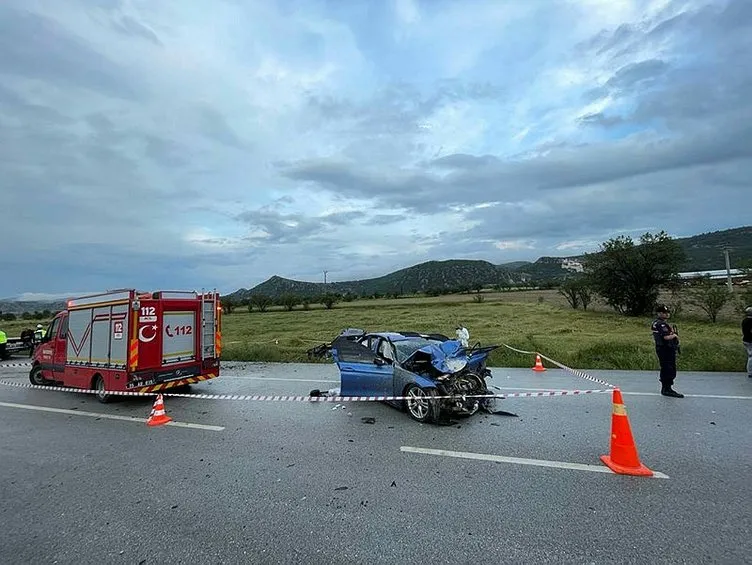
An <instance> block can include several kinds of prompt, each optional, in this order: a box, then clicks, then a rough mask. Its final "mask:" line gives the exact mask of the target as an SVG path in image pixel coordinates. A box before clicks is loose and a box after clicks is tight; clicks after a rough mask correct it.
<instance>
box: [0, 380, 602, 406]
mask: <svg viewBox="0 0 752 565" xmlns="http://www.w3.org/2000/svg"><path fill="white" fill-rule="evenodd" d="M0 385H5V386H11V387H15V388H30V389H37V390H48V391H55V392H73V393H79V394H99V393H100V391H98V390H93V389H83V388H70V387H60V386H46V385H32V384H26V383H9V382H5V381H0ZM607 392H611V391H609V390H552V391H545V392H520V393H512V394H468V395H462V396H461V395H454V396H438V395H437V396H433V397H431V398H432V399H434V400H440V399H454V400H467V399H470V398H533V397H541V396H575V395H579V394H597V393H607ZM106 393H107V394H108V395H113V396H160V395H161V396H174V397H180V398H197V399H200V400H253V401H272V402H383V401H385V400H408V399H409V398H412V397H408V396H298V395H282V394H276V395H271V394H184V393H176V392H135V391H106Z"/></svg>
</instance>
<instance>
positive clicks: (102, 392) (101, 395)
mask: <svg viewBox="0 0 752 565" xmlns="http://www.w3.org/2000/svg"><path fill="white" fill-rule="evenodd" d="M93 388H94V390H96V391H97V393H96V395H95V396H96V397H97V400H99V402H101V403H102V404H107V403H108V402H109V401H110V399H111V398H112V395H110V394H107V392H106V390H107V389H105V387H104V378H103V377H102V375H97V376H96V377H94V387H93Z"/></svg>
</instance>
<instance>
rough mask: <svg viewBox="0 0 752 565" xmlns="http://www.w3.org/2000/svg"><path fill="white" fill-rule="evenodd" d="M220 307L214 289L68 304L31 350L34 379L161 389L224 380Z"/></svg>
mask: <svg viewBox="0 0 752 565" xmlns="http://www.w3.org/2000/svg"><path fill="white" fill-rule="evenodd" d="M221 318H222V306H221V304H220V298H219V294H218V293H217V292H216V291H215V292H208V293H205V292H203V291H202V292H190V291H158V292H139V291H136V290H133V289H123V290H115V291H109V292H106V293H103V294H96V295H90V296H83V297H80V298H74V299H71V300H68V302H67V307H66V309H65V310H63V311H62V312H60V313H58V314H57V315H56V316H55V318H54V319H53V320H52V322H51V323H50V325H49V327H48V329H47V335H46V336H45V337H44V339H43V342H42V343H41V344H40V345H39V346H38V347H37V348H36V350H35V351H34V357H33V361H32V368H31V372H30V373H29V380H30V381H31V383H32V384H35V385H56V386H65V387H73V388H82V389H90V390H97V391H98V393H97V395H96V396H97V398H98V399H99V401H100V402H107V401H109V400H110V399H111V398H112V396H113V395H112V394H108V391H137V392H156V391H166V390H168V389H173V390H174V389H175V388H176V387H184V386H186V385H189V384H192V383H197V382H200V381H205V380H208V379H214V378H216V377H218V376H219V360H220V353H221V336H222V334H221Z"/></svg>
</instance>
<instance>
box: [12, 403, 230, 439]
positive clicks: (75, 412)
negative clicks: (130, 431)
mask: <svg viewBox="0 0 752 565" xmlns="http://www.w3.org/2000/svg"><path fill="white" fill-rule="evenodd" d="M0 406H5V407H6V408H23V409H24V410H38V411H40V412H55V413H57V414H67V415H69V416H89V417H92V418H105V419H108V420H122V421H125V422H142V423H146V421H147V419H146V418H136V417H135V416H118V415H117V414H100V413H98V412H85V411H83V410H70V409H68V408H50V407H49V406H34V405H31V404H15V403H13V402H0ZM165 425H166V426H175V427H178V428H192V429H196V430H209V431H213V432H221V431H222V430H224V427H222V426H210V425H207V424H193V423H191V422H175V421H172V422H168V423H167V424H165Z"/></svg>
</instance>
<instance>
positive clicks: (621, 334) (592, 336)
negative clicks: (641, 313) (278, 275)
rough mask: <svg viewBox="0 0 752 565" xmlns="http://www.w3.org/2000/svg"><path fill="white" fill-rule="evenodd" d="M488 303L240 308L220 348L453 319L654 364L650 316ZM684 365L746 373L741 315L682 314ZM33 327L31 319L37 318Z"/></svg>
mask: <svg viewBox="0 0 752 565" xmlns="http://www.w3.org/2000/svg"><path fill="white" fill-rule="evenodd" d="M489 298H490V299H487V300H485V301H484V302H481V303H478V302H474V301H473V299H472V297H471V296H467V295H464V297H460V298H457V297H450V299H449V300H443V301H442V300H440V297H439V299H436V298H429V299H422V300H421V299H411V300H405V301H402V300H394V299H392V300H368V301H356V302H352V303H344V304H338V305H336V306H335V307H334V308H333V309H331V310H326V309H322V308H311V309H310V310H302V309H296V310H293V311H291V312H287V311H283V310H279V309H271V310H269V311H267V312H263V313H261V312H251V313H249V312H247V311H240V310H236V311H235V312H233V313H232V314H229V315H225V316H224V318H223V328H222V336H223V353H222V358H223V359H224V360H228V361H266V362H293V361H296V362H305V361H307V360H308V359H307V357H306V350H307V349H308V348H310V347H312V346H314V345H317V344H320V343H324V342H328V341H330V340H331V339H332V338H333V337H334V336H335V335H336V334H337V333H339V331H340V330H342V329H343V328H347V327H357V328H363V329H366V330H369V331H377V330H398V331H399V330H416V331H425V332H440V333H444V334H446V335H449V336H452V335H453V334H454V328H455V327H456V325H457V324H460V323H461V324H464V325H465V326H466V327H467V328H468V329H469V330H470V336H471V342H473V343H474V342H476V341H480V342H481V343H483V344H484V345H485V344H492V343H495V344H500V343H505V344H508V345H510V346H512V347H516V348H519V349H523V350H528V351H540V352H541V353H543V354H544V355H547V356H548V357H551V358H553V359H556V360H557V361H559V362H561V363H564V364H566V365H569V366H572V367H579V368H584V369H625V370H657V369H658V363H657V360H656V357H655V349H654V347H653V342H652V337H651V333H650V322H651V319H650V318H627V317H623V316H619V315H617V314H615V313H612V312H609V311H608V310H607V309H605V308H599V307H597V306H596V308H594V309H593V310H589V311H587V312H584V311H582V310H572V309H571V308H569V307H568V306H566V302H565V301H564V299H563V298H561V297H559V296H558V295H557V294H556V292H555V291H553V292H552V291H548V292H546V291H541V292H540V293H536V294H535V295H533V294H531V293H514V294H513V293H500V294H499V295H498V296H494V297H489ZM673 322H675V323H677V324H678V326H679V332H680V335H681V338H682V354H681V355H680V357H679V359H678V368H679V370H680V371H744V370H745V364H746V352H745V350H744V348H743V347H742V345H741V334H740V329H739V320H738V316H736V315H734V314H733V313H732V312H728V313H726V314H725V315H724V316H723V317H721V318H719V321H718V322H717V323H715V324H712V323H710V322H707V321H704V320H703V319H702V318H701V317H700V316H699V315H698V314H697V313H692V312H688V313H685V314H683V315H682V316H681V318H680V319H679V320H673V321H672V323H673ZM28 325H29V324H28V322H9V323H6V324H5V325H4V327H3V329H5V331H6V332H8V335H18V334H19V333H20V331H21V329H22V328H25V327H27V326H28ZM34 325H36V322H35V324H34ZM490 362H491V365H494V366H504V367H531V366H532V363H533V362H534V359H533V358H531V356H529V355H521V354H517V353H514V352H512V351H509V350H508V349H506V348H500V349H498V350H497V351H495V352H494V353H493V354H492V356H491V361H490Z"/></svg>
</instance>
